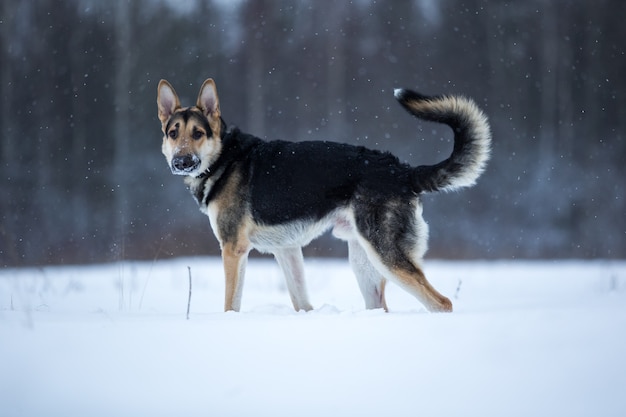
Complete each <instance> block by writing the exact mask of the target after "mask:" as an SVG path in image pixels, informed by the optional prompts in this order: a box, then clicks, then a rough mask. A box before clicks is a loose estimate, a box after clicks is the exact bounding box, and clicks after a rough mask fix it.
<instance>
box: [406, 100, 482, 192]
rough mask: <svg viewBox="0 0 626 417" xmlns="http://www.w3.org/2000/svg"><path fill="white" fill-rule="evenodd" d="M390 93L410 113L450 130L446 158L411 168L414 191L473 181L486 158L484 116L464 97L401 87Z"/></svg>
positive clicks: (443, 188)
mask: <svg viewBox="0 0 626 417" xmlns="http://www.w3.org/2000/svg"><path fill="white" fill-rule="evenodd" d="M394 95H395V97H396V99H397V100H398V101H399V102H400V104H402V106H403V107H404V108H405V109H406V110H407V111H408V112H409V113H411V114H412V115H414V116H417V117H419V118H420V119H423V120H429V121H433V122H439V123H445V124H447V125H448V126H450V127H451V128H452V130H453V131H454V149H453V150H452V154H451V155H450V157H449V158H448V159H446V160H444V161H441V162H439V163H438V164H435V165H421V166H418V167H416V168H415V169H414V171H413V183H414V186H415V188H416V191H418V192H429V191H452V190H455V189H457V188H461V187H469V186H472V185H474V184H475V183H476V180H477V179H478V177H479V176H480V174H482V172H483V171H484V169H485V165H486V163H487V160H489V152H490V148H491V131H490V129H489V122H488V121H487V116H485V114H484V113H483V112H482V111H481V110H480V109H479V108H478V106H477V105H476V104H475V103H474V102H473V101H472V100H470V99H468V98H465V97H460V96H434V97H428V96H424V95H421V94H419V93H416V92H414V91H411V90H403V89H396V90H395V92H394Z"/></svg>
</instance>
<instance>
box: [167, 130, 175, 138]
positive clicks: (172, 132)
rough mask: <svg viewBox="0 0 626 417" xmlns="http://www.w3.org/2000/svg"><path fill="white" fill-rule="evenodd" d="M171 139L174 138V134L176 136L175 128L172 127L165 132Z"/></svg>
mask: <svg viewBox="0 0 626 417" xmlns="http://www.w3.org/2000/svg"><path fill="white" fill-rule="evenodd" d="M167 135H168V136H169V137H170V138H171V139H176V136H178V134H177V132H176V129H172V130H170V131H169V133H168V134H167Z"/></svg>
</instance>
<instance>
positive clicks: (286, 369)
mask: <svg viewBox="0 0 626 417" xmlns="http://www.w3.org/2000/svg"><path fill="white" fill-rule="evenodd" d="M188 266H190V267H191V274H192V281H193V288H192V298H191V314H190V318H189V320H186V317H185V316H186V310H187V297H188V293H189V288H188V282H189V281H188V269H187V267H188ZM425 270H426V274H427V276H428V277H429V279H430V281H431V282H432V283H433V285H434V286H435V287H436V288H437V289H439V290H440V291H441V292H442V293H443V294H445V295H447V296H449V297H450V298H451V299H452V301H453V303H454V307H455V312H454V313H452V314H429V313H426V312H425V311H424V310H423V308H421V306H420V305H419V304H418V303H417V301H415V300H414V299H413V298H411V297H410V296H408V295H407V294H405V293H404V292H402V291H401V290H400V289H398V288H397V287H395V286H394V285H388V294H387V301H388V305H389V308H390V310H391V312H390V313H388V314H385V313H384V312H382V311H366V310H364V308H363V302H362V300H361V296H360V294H359V291H358V288H357V285H356V281H355V279H354V277H353V276H352V273H351V271H350V269H349V267H348V263H347V261H345V260H337V261H327V260H311V259H308V260H307V274H308V284H309V291H310V294H311V301H312V303H313V304H314V306H315V307H316V310H315V311H313V312H309V313H296V312H294V311H293V310H292V309H291V305H290V302H289V297H288V295H287V292H286V288H285V285H284V284H283V281H282V278H281V276H280V272H279V270H278V268H277V266H276V265H275V263H274V262H273V261H271V260H251V262H250V265H249V267H248V275H247V280H246V285H245V288H244V296H243V297H244V298H243V306H242V312H241V313H223V312H221V309H222V304H223V292H224V284H223V278H222V270H221V264H220V262H219V260H217V259H212V258H205V259H179V260H172V261H160V262H156V263H135V262H128V263H121V264H114V265H99V266H85V267H64V268H57V267H50V268H41V269H18V270H11V269H4V270H1V271H0V415H2V416H7V417H13V416H64V417H70V416H81V417H83V416H90V417H95V416H107V417H109V416H374V415H385V416H498V417H501V416H524V417H528V416H534V417H537V416H555V415H558V416H568V417H571V416H594V417H595V416H624V415H626V262H604V261H595V262H582V261H567V262H438V261H427V262H426V264H425Z"/></svg>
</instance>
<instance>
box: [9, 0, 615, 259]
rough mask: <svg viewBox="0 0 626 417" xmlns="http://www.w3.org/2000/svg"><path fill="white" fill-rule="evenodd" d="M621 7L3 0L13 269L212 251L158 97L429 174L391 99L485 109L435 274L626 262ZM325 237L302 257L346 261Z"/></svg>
mask: <svg viewBox="0 0 626 417" xmlns="http://www.w3.org/2000/svg"><path fill="white" fill-rule="evenodd" d="M625 18H626V2H624V1H621V0H596V1H593V2H591V1H587V0H577V1H576V0H571V1H559V0H554V1H552V0H529V1H523V2H522V1H503V0H462V1H454V0H413V1H408V0H407V1H393V2H392V1H381V0H378V1H375V0H354V1H336V2H317V1H313V0H302V1H287V0H277V1H269V0H247V1H246V0H238V1H227V0H220V1H218V0H212V1H211V0H196V1H191V0H189V1H185V0H181V1H173V0H172V1H166V0H133V1H126V0H115V1H98V0H33V1H23V0H2V2H1V3H0V100H1V102H0V135H1V136H0V139H1V142H0V145H1V146H0V178H1V183H0V184H1V189H0V265H1V266H20V265H41V264H67V263H90V262H107V261H117V260H123V259H157V258H158V259H160V258H164V257H170V256H188V255H218V254H219V248H218V245H217V241H216V239H215V238H214V237H213V234H212V232H211V231H210V226H209V222H208V220H207V218H206V217H205V216H204V215H202V214H201V213H200V212H199V211H198V208H197V205H196V203H195V202H194V201H193V200H192V198H191V197H190V196H189V195H188V192H187V190H186V189H185V187H184V185H183V183H182V179H181V178H180V177H174V176H173V175H171V174H170V172H169V169H168V167H167V166H166V163H165V159H164V158H163V156H162V155H161V152H160V147H161V138H162V135H161V131H160V124H159V121H158V119H157V117H156V115H157V109H156V86H157V83H158V81H159V79H161V78H166V79H168V80H169V81H170V82H171V83H172V84H173V85H174V87H175V88H176V89H177V92H178V93H179V95H180V96H181V98H182V99H183V100H184V103H189V104H191V103H195V98H196V95H197V93H198V89H199V87H200V85H201V83H202V82H203V81H204V79H205V78H208V77H212V78H214V79H215V80H216V83H217V87H218V92H219V94H220V99H221V107H222V113H223V116H224V118H225V120H226V121H227V123H229V124H230V125H237V126H239V127H240V128H242V130H244V131H249V132H251V133H255V134H257V135H258V136H261V137H264V138H268V139H273V138H281V139H289V140H311V139H315V140H317V139H320V140H322V139H331V140H336V141H340V142H347V143H352V144H359V145H365V146H368V147H372V148H376V149H381V150H390V151H392V152H393V153H395V154H397V155H399V156H400V158H401V159H403V160H405V161H407V162H409V163H411V164H415V165H417V164H432V163H436V162H439V161H440V160H442V159H443V158H445V157H447V156H448V155H449V153H450V152H451V149H452V142H451V139H452V134H451V132H450V131H449V129H447V128H445V127H441V126H439V125H436V124H430V123H423V122H419V121H418V120H416V119H414V118H412V117H410V116H409V115H408V114H406V113H405V112H404V110H402V109H401V107H400V106H399V105H398V104H397V103H396V102H395V100H394V98H393V88H395V87H406V88H414V89H418V90H420V91H421V92H424V93H427V94H441V93H447V94H464V95H468V96H471V97H473V98H474V99H475V100H476V101H477V102H478V104H479V105H480V106H481V107H482V108H483V109H484V110H485V112H486V113H487V114H488V115H489V117H490V120H491V123H492V128H493V138H494V144H493V158H492V160H491V161H490V164H489V166H488V169H487V172H486V173H485V175H484V176H483V177H482V178H481V179H480V180H479V183H478V185H477V186H476V187H474V188H472V189H468V190H463V191H461V192H459V193H451V194H440V195H427V196H425V198H424V201H425V212H424V214H425V218H426V220H427V221H428V222H429V224H430V226H431V241H430V251H429V254H428V256H429V257H437V258H487V259H494V258H507V259H511V258H539V257H541V258H551V257H552V258H572V257H576V258H623V257H624V256H625V255H626V205H625V204H624V198H625V197H626V194H625V189H626V181H625V178H626V167H625V165H626V164H625V162H626V140H625V134H626V55H625V53H626V52H625V51H626V41H625V40H626V25H625V24H624V21H625V20H624V19H625ZM346 252H347V250H346V247H345V244H344V243H343V242H341V241H337V240H334V239H332V238H330V237H329V236H325V237H323V238H322V239H321V240H318V241H316V242H314V244H312V245H311V246H310V247H308V248H307V249H306V250H305V254H308V255H309V256H310V255H313V256H344V255H345V254H346Z"/></svg>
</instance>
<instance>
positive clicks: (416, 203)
mask: <svg viewBox="0 0 626 417" xmlns="http://www.w3.org/2000/svg"><path fill="white" fill-rule="evenodd" d="M394 95H395V98H396V99H397V100H398V101H399V103H400V104H401V105H402V106H403V107H404V108H405V109H406V110H407V111H408V112H409V113H410V114H412V115H414V116H416V117H418V118H420V119H423V120H427V121H434V122H440V123H444V124H447V125H448V126H450V127H451V128H452V129H453V131H454V149H453V150H452V153H451V155H450V157H448V158H447V159H445V160H444V161H441V162H439V163H437V164H435V165H428V166H417V167H412V166H409V165H408V164H406V163H402V162H400V160H399V159H398V158H397V157H395V156H393V155H391V154H390V153H386V152H380V151H376V150H370V149H367V148H365V147H362V146H353V145H348V144H342V143H336V142H326V141H308V142H287V141H280V140H276V141H265V140H262V139H260V138H258V137H255V136H253V135H251V134H247V133H244V132H242V131H240V130H239V129H237V128H227V126H226V123H225V122H224V120H223V119H222V116H221V112H220V104H219V99H218V95H217V89H216V86H215V82H214V81H213V80H212V79H210V78H209V79H207V80H206V81H205V82H204V83H203V84H202V87H201V88H200V92H199V94H198V99H197V101H196V104H195V106H191V107H182V106H181V103H180V101H179V98H178V95H177V94H176V92H175V91H174V88H173V87H172V86H171V85H170V83H168V82H167V81H166V80H161V81H160V82H159V85H158V95H157V104H158V116H159V119H160V121H161V127H162V131H163V135H164V136H163V145H162V148H161V150H162V152H163V154H164V155H165V159H166V161H167V164H168V166H169V168H170V169H171V171H172V173H173V174H175V175H182V176H184V177H185V179H184V181H185V183H186V185H187V187H188V188H189V190H190V191H191V194H192V195H193V197H194V198H195V200H196V201H197V202H198V204H199V206H200V210H201V211H202V212H203V213H205V214H206V215H208V217H209V220H210V223H211V227H212V229H213V232H214V233H215V236H216V237H217V239H218V240H219V243H220V247H221V252H222V260H223V265H224V272H225V277H226V286H225V303H224V310H225V311H230V310H234V311H239V309H240V307H241V296H242V288H243V283H244V274H245V269H246V264H247V259H248V253H249V252H250V251H251V250H252V249H253V248H254V249H257V250H258V251H260V252H264V253H272V254H273V255H274V257H275V258H276V260H277V262H278V264H279V266H280V268H281V270H282V272H283V274H284V277H285V279H286V282H287V289H288V291H289V295H290V297H291V302H292V304H293V307H294V309H295V310H296V311H299V310H305V311H309V310H311V309H312V308H313V307H312V306H311V303H310V302H309V297H308V294H307V288H306V284H305V280H304V267H303V257H302V249H301V248H302V247H303V246H305V245H307V244H308V243H309V242H311V240H313V239H315V238H316V237H318V236H320V235H321V234H322V233H324V232H325V231H327V230H329V229H331V228H332V232H333V235H334V236H335V237H338V238H340V239H343V240H345V241H347V243H348V248H349V262H350V265H351V267H352V270H353V271H354V273H355V275H356V277H357V281H358V284H359V288H360V290H361V293H362V295H363V299H364V301H365V307H366V308H367V309H376V308H383V309H384V310H385V311H388V308H387V304H386V301H385V284H386V282H387V280H389V281H392V282H394V283H396V284H397V285H399V286H400V287H401V288H403V289H404V290H406V291H407V292H409V293H410V294H412V295H413V296H415V297H416V298H417V299H418V300H419V301H420V302H421V303H422V304H423V305H424V307H425V308H426V309H427V310H428V311H431V312H451V311H452V303H451V302H450V300H449V299H448V298H446V297H445V296H443V295H441V294H440V293H439V292H437V290H435V288H433V287H432V285H431V284H430V283H429V282H428V281H427V280H426V277H425V275H424V273H423V271H422V266H421V263H422V259H423V256H424V253H425V252H426V248H427V240H428V225H427V224H426V222H425V221H424V219H423V218H422V204H421V201H420V195H421V194H422V193H428V192H435V191H451V190H456V189H458V188H461V187H468V186H471V185H473V184H474V183H475V182H476V179H477V178H478V177H479V176H480V175H481V173H482V172H483V171H484V169H485V165H486V162H487V161H488V159H489V155H490V146H491V132H490V127H489V123H488V120H487V117H486V116H485V114H484V113H483V112H482V111H481V110H480V109H479V108H478V106H477V105H476V104H475V103H474V102H473V101H472V100H470V99H468V98H465V97H462V96H425V95H422V94H420V93H417V92H415V91H411V90H406V89H396V90H395V91H394Z"/></svg>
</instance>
